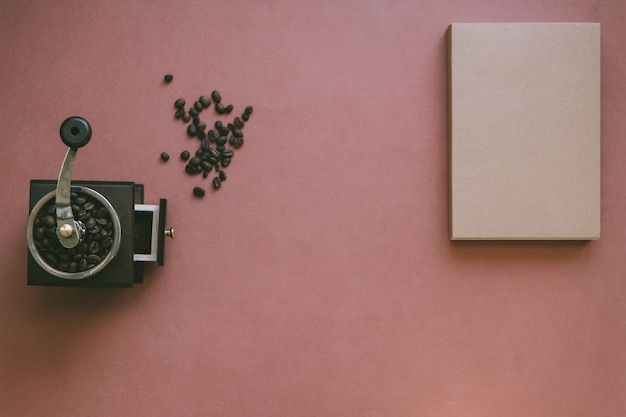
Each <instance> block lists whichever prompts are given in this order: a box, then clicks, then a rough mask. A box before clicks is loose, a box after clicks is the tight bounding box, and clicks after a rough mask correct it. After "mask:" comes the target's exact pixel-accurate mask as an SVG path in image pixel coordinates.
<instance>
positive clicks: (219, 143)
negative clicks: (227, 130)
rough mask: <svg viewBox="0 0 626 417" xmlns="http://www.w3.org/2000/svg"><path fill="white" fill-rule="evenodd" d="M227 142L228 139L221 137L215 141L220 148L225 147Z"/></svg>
mask: <svg viewBox="0 0 626 417" xmlns="http://www.w3.org/2000/svg"><path fill="white" fill-rule="evenodd" d="M226 140H227V139H226V136H220V137H219V138H217V139H216V140H215V143H216V144H217V145H218V146H221V145H225V144H226Z"/></svg>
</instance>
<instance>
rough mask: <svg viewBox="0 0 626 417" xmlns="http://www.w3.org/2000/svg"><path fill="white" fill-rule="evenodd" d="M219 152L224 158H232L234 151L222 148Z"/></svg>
mask: <svg viewBox="0 0 626 417" xmlns="http://www.w3.org/2000/svg"><path fill="white" fill-rule="evenodd" d="M221 154H222V156H223V157H224V158H232V157H233V155H234V154H235V153H234V152H233V151H232V150H230V149H224V150H223V151H222V152H221Z"/></svg>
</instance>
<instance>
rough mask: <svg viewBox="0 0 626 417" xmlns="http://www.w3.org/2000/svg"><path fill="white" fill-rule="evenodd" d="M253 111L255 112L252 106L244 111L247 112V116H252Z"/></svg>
mask: <svg viewBox="0 0 626 417" xmlns="http://www.w3.org/2000/svg"><path fill="white" fill-rule="evenodd" d="M253 111H254V107H252V106H248V107H246V109H245V110H244V112H245V113H246V114H247V115H251V114H252V112H253Z"/></svg>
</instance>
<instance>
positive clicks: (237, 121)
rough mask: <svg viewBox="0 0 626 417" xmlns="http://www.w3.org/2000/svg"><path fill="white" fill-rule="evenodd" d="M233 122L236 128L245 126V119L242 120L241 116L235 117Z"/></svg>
mask: <svg viewBox="0 0 626 417" xmlns="http://www.w3.org/2000/svg"><path fill="white" fill-rule="evenodd" d="M233 124H234V125H235V127H236V128H239V129H241V128H242V127H243V120H241V117H239V116H237V117H235V120H234V121H233Z"/></svg>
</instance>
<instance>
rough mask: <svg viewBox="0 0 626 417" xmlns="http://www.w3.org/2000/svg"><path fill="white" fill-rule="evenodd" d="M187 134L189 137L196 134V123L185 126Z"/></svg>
mask: <svg viewBox="0 0 626 417" xmlns="http://www.w3.org/2000/svg"><path fill="white" fill-rule="evenodd" d="M187 134H188V135H189V136H190V137H193V136H196V134H198V128H197V127H196V125H194V124H191V125H189V126H187Z"/></svg>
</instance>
